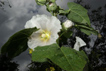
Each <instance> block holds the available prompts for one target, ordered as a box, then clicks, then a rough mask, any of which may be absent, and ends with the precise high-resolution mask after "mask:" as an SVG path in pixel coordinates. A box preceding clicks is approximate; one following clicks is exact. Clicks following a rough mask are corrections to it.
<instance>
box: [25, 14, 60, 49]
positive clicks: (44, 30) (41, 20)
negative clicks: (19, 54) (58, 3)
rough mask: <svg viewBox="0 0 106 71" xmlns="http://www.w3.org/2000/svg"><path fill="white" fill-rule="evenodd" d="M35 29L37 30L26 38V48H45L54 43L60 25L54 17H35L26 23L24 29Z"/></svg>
mask: <svg viewBox="0 0 106 71" xmlns="http://www.w3.org/2000/svg"><path fill="white" fill-rule="evenodd" d="M33 27H37V28H38V29H39V30H38V31H36V32H33V33H32V35H31V36H30V37H29V38H28V46H29V48H30V49H33V50H34V48H35V47H37V46H45V45H50V44H53V43H56V40H57V39H58V37H59V35H58V32H60V29H61V24H60V21H59V20H58V19H57V18H56V17H55V16H51V17H49V16H46V15H36V16H33V17H32V19H31V20H29V21H27V22H26V25H25V28H33Z"/></svg>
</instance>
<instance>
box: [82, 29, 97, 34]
mask: <svg viewBox="0 0 106 71" xmlns="http://www.w3.org/2000/svg"><path fill="white" fill-rule="evenodd" d="M80 31H82V32H83V33H85V34H87V35H91V34H94V35H97V34H98V32H97V31H96V30H88V29H84V28H80Z"/></svg>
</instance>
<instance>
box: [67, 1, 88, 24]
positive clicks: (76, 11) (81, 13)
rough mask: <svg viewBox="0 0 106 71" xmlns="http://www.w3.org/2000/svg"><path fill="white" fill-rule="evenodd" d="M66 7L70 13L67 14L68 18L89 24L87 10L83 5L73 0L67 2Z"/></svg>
mask: <svg viewBox="0 0 106 71" xmlns="http://www.w3.org/2000/svg"><path fill="white" fill-rule="evenodd" d="M68 7H69V9H70V13H69V14H68V16H67V17H68V19H70V20H72V21H74V22H78V23H83V24H88V25H89V26H90V20H89V17H88V14H87V10H86V9H85V8H84V7H82V6H81V5H79V4H76V3H73V2H71V3H68Z"/></svg>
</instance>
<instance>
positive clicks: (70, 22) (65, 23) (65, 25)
mask: <svg viewBox="0 0 106 71" xmlns="http://www.w3.org/2000/svg"><path fill="white" fill-rule="evenodd" d="M73 25H74V23H73V22H72V21H70V20H66V21H65V22H64V23H63V28H64V29H65V30H67V29H68V28H71V27H72V26H73Z"/></svg>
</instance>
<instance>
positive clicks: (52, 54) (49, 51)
mask: <svg viewBox="0 0 106 71" xmlns="http://www.w3.org/2000/svg"><path fill="white" fill-rule="evenodd" d="M47 58H48V59H50V60H51V61H52V62H53V63H55V64H56V65H58V66H59V67H61V68H62V69H64V70H66V71H83V68H84V67H85V64H86V61H87V57H86V55H85V53H84V52H83V51H76V50H74V49H72V48H68V47H61V48H60V47H59V46H58V45H57V44H52V45H49V46H43V47H36V48H35V51H34V52H33V53H32V60H33V61H37V62H42V61H39V60H42V59H43V60H46V59H47Z"/></svg>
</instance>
